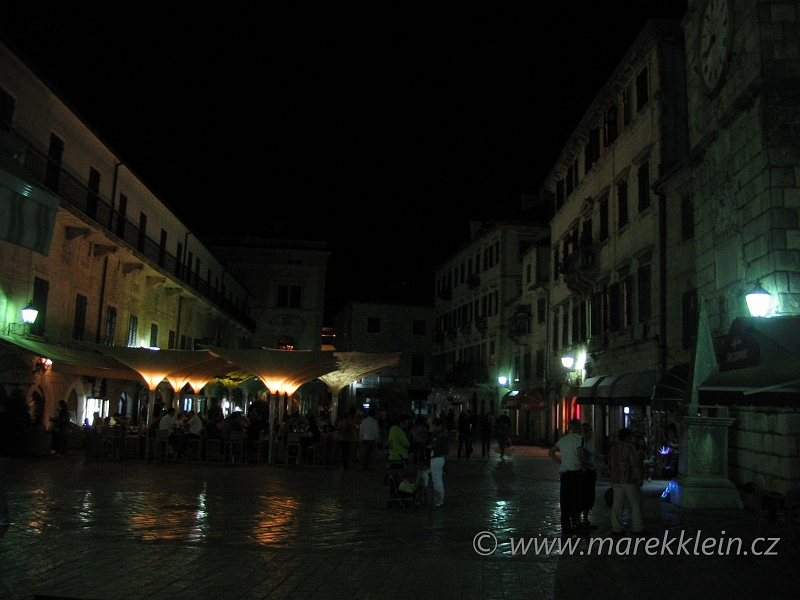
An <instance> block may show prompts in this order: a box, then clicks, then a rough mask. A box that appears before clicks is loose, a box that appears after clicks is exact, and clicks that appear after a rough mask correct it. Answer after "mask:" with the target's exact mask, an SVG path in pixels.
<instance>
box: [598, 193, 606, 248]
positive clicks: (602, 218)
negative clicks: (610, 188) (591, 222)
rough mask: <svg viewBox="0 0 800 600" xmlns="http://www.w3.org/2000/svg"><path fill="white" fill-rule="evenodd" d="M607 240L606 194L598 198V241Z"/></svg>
mask: <svg viewBox="0 0 800 600" xmlns="http://www.w3.org/2000/svg"><path fill="white" fill-rule="evenodd" d="M607 239H608V194H606V195H605V196H603V197H602V198H600V241H601V242H602V241H605V240H607Z"/></svg>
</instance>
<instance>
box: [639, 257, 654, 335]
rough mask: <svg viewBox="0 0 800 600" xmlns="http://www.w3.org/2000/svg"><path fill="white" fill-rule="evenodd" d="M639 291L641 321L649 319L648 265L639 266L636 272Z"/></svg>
mask: <svg viewBox="0 0 800 600" xmlns="http://www.w3.org/2000/svg"><path fill="white" fill-rule="evenodd" d="M637 279H638V286H637V287H638V290H637V291H638V292H639V307H638V308H639V322H640V323H643V322H644V321H647V320H648V319H650V315H651V314H652V313H651V300H650V265H642V266H641V267H639V272H638V274H637Z"/></svg>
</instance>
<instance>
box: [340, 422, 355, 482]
mask: <svg viewBox="0 0 800 600" xmlns="http://www.w3.org/2000/svg"><path fill="white" fill-rule="evenodd" d="M354 432H355V427H353V424H352V423H351V422H350V415H348V414H344V415H342V416H341V417H339V423H338V424H337V425H336V439H337V440H338V442H339V453H340V454H341V461H342V468H343V469H344V470H345V471H346V470H347V469H349V468H350V442H351V441H352V439H353V433H354Z"/></svg>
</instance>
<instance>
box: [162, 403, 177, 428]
mask: <svg viewBox="0 0 800 600" xmlns="http://www.w3.org/2000/svg"><path fill="white" fill-rule="evenodd" d="M173 425H175V409H174V408H172V407H170V408H169V409H167V414H165V415H164V416H163V417H161V420H160V421H159V422H158V428H159V429H172V426H173Z"/></svg>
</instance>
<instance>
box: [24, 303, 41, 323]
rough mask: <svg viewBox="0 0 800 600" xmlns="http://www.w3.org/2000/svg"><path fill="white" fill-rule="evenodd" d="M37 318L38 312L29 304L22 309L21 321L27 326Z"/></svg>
mask: <svg viewBox="0 0 800 600" xmlns="http://www.w3.org/2000/svg"><path fill="white" fill-rule="evenodd" d="M38 316H39V311H38V310H36V309H35V308H34V307H33V306H31V305H30V304H29V305H28V306H26V307H25V308H23V309H22V321H23V322H24V323H27V324H28V325H32V324H33V323H34V322H35V321H36V317H38Z"/></svg>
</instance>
